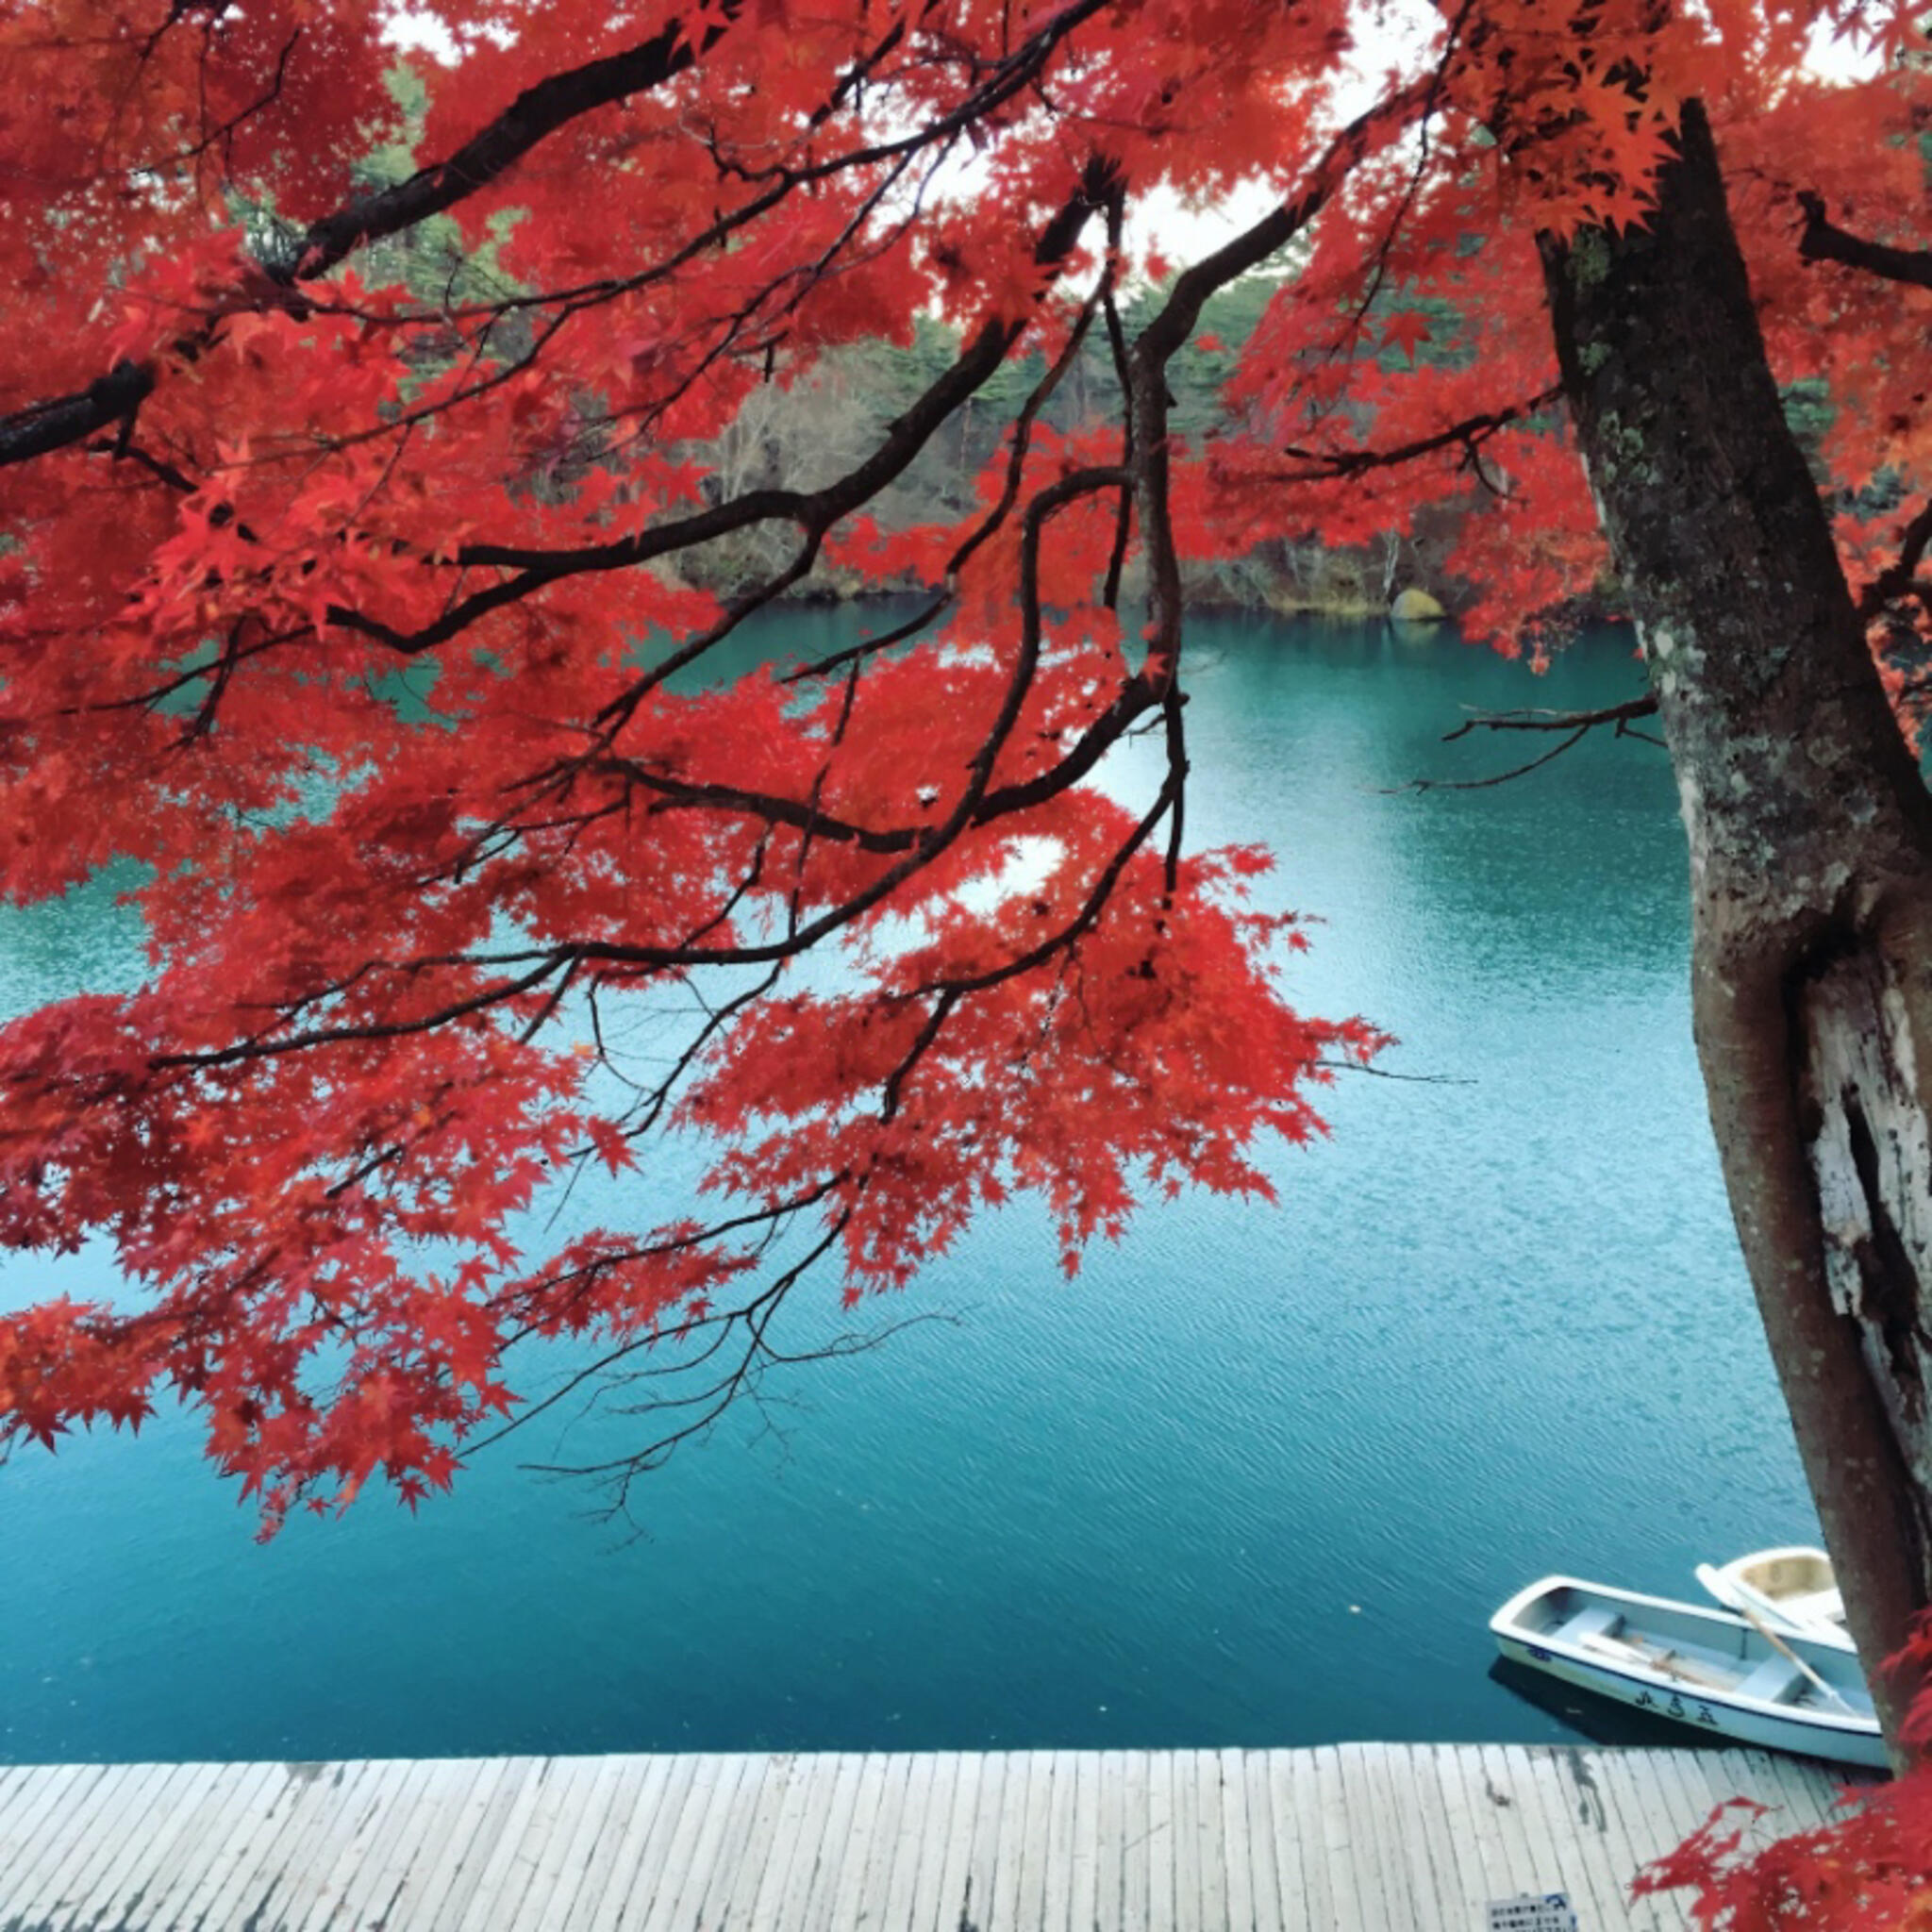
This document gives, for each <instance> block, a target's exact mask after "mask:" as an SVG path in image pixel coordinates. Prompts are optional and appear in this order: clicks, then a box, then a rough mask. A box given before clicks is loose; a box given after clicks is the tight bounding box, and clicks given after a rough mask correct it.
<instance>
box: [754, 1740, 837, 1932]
mask: <svg viewBox="0 0 1932 1932" xmlns="http://www.w3.org/2000/svg"><path fill="white" fill-rule="evenodd" d="M843 1761H844V1760H843V1759H842V1758H841V1757H838V1756H836V1755H831V1754H819V1755H815V1756H812V1757H799V1758H797V1759H796V1760H794V1762H793V1765H792V1772H791V1775H792V1780H793V1782H792V1786H791V1790H788V1792H787V1793H786V1798H785V1803H784V1806H783V1807H782V1808H781V1810H780V1811H779V1814H778V1824H777V1829H776V1832H775V1834H774V1840H773V1844H772V1854H771V1857H770V1858H769V1860H768V1861H767V1863H766V1867H765V1875H764V1877H763V1878H762V1879H761V1880H760V1881H759V1884H758V1896H757V1900H756V1902H755V1903H754V1905H753V1907H752V1921H751V1932H778V1928H780V1927H784V1928H786V1932H791V1928H794V1927H796V1926H797V1924H799V1921H800V1918H801V1916H802V1914H801V1912H800V1911H799V1910H798V1909H797V1908H796V1904H795V1902H796V1901H802V1900H803V1898H804V1896H805V1895H806V1893H807V1892H808V1890H809V1888H810V1883H811V1875H812V1867H813V1865H814V1863H815V1861H816V1860H817V1857H818V1850H819V1843H820V1840H821V1838H822V1837H823V1835H824V1821H825V1818H826V1815H827V1813H828V1811H829V1808H830V1806H831V1802H832V1796H833V1792H834V1790H835V1788H836V1786H837V1784H838V1779H839V1769H840V1766H841V1764H842V1763H843Z"/></svg>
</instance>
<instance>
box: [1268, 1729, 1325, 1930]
mask: <svg viewBox="0 0 1932 1932" xmlns="http://www.w3.org/2000/svg"><path fill="white" fill-rule="evenodd" d="M1314 1778H1315V1763H1314V1759H1313V1758H1312V1757H1310V1756H1309V1755H1308V1754H1307V1752H1306V1751H1271V1752H1270V1753H1269V1754H1268V1802H1269V1816H1270V1817H1271V1818H1272V1819H1273V1820H1274V1861H1275V1865H1276V1867H1277V1868H1278V1870H1279V1872H1280V1874H1281V1909H1282V1915H1283V1917H1284V1918H1285V1919H1286V1920H1287V1922H1288V1924H1290V1925H1291V1926H1293V1925H1294V1924H1296V1920H1295V1913H1296V1911H1297V1910H1299V1911H1300V1912H1301V1914H1302V1918H1301V1923H1302V1924H1306V1925H1308V1926H1311V1927H1315V1928H1318V1932H1332V1928H1333V1926H1334V1924H1335V1911H1334V1901H1333V1898H1332V1896H1331V1894H1330V1891H1329V1887H1328V1861H1327V1856H1326V1854H1325V1852H1324V1849H1323V1846H1322V1826H1321V1818H1320V1815H1319V1814H1318V1813H1317V1812H1315V1811H1313V1810H1312V1809H1306V1808H1305V1807H1304V1803H1303V1799H1304V1793H1305V1792H1312V1790H1313V1789H1314Z"/></svg>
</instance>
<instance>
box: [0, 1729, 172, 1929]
mask: <svg viewBox="0 0 1932 1932" xmlns="http://www.w3.org/2000/svg"><path fill="white" fill-rule="evenodd" d="M154 1771H155V1767H154V1766H152V1765H138V1764H58V1765H53V1766H50V1767H47V1768H46V1769H44V1770H43V1771H42V1774H41V1776H40V1778H39V1780H38V1789H37V1790H35V1792H34V1793H33V1796H32V1798H31V1800H30V1801H29V1802H28V1803H26V1804H25V1805H24V1806H23V1807H21V1809H20V1812H19V1814H18V1815H17V1816H16V1817H15V1819H14V1820H13V1821H12V1822H11V1824H9V1827H8V1839H7V1840H0V1852H4V1853H5V1855H6V1860H7V1862H6V1864H5V1865H4V1866H0V1871H4V1872H5V1873H6V1874H7V1882H8V1893H7V1899H6V1904H7V1907H8V1910H9V1912H11V1913H15V1914H17V1915H18V1916H19V1917H21V1918H23V1919H25V1916H26V1914H27V1912H28V1910H29V1909H30V1908H31V1907H32V1906H33V1904H34V1902H35V1901H36V1900H37V1899H38V1898H39V1897H40V1896H41V1891H42V1886H43V1885H44V1884H45V1883H47V1882H49V1881H50V1880H51V1878H52V1870H51V1868H53V1867H55V1866H58V1865H60V1864H62V1863H63V1862H64V1861H65V1860H66V1859H67V1857H69V1856H70V1855H71V1854H72V1852H73V1851H74V1848H75V1845H77V1844H80V1843H83V1842H85V1840H86V1839H87V1836H88V1834H89V1833H90V1832H91V1831H92V1829H93V1826H94V1824H95V1821H97V1820H99V1819H102V1818H106V1817H111V1816H112V1814H113V1811H114V1809H115V1807H117V1806H119V1805H121V1804H123V1803H124V1802H125V1800H126V1797H127V1792H128V1788H129V1780H130V1779H132V1778H134V1777H137V1776H142V1775H152V1774H153V1773H154Z"/></svg>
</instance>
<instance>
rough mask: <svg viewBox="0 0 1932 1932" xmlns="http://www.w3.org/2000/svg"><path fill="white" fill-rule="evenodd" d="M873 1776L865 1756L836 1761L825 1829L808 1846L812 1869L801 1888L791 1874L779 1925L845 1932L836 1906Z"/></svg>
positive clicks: (869, 1799) (814, 1931)
mask: <svg viewBox="0 0 1932 1932" xmlns="http://www.w3.org/2000/svg"><path fill="white" fill-rule="evenodd" d="M874 1776H875V1772H874V1761H873V1757H872V1754H871V1753H870V1752H863V1751H854V1752H848V1753H846V1754H845V1755H843V1756H842V1757H841V1758H840V1760H839V1777H838V1782H837V1783H836V1784H835V1785H834V1786H833V1787H832V1795H831V1805H830V1807H829V1808H828V1809H827V1811H826V1812H825V1814H824V1829H823V1831H822V1832H821V1833H820V1835H819V1839H818V1841H817V1842H816V1843H815V1844H814V1845H813V1846H812V1847H811V1864H810V1866H809V1868H808V1871H807V1873H806V1874H804V1875H805V1876H806V1878H807V1879H808V1885H807V1886H805V1887H804V1888H803V1889H801V1888H800V1885H799V1877H800V1874H798V1873H796V1872H794V1873H793V1874H792V1899H793V1905H792V1907H791V1909H790V1910H789V1911H788V1913H787V1916H786V1919H785V1922H784V1923H785V1924H786V1925H787V1926H788V1927H791V1926H796V1927H798V1928H799V1932H845V1928H844V1927H842V1926H841V1923H840V1920H839V1917H838V1901H839V1899H840V1897H841V1893H842V1891H843V1890H844V1881H845V1873H846V1867H847V1865H848V1863H849V1862H850V1859H851V1856H852V1849H853V1845H852V1840H853V1834H854V1832H855V1831H856V1830H857V1829H858V1817H859V1808H860V1807H861V1805H865V1806H870V1805H872V1804H874V1802H875V1794H874V1790H873V1782H872V1781H873V1779H874Z"/></svg>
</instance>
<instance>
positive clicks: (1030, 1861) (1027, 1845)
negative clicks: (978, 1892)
mask: <svg viewBox="0 0 1932 1932" xmlns="http://www.w3.org/2000/svg"><path fill="white" fill-rule="evenodd" d="M1058 1768H1059V1767H1058V1762H1057V1760H1056V1758H1055V1756H1054V1754H1053V1753H1052V1752H1051V1751H1029V1752H1027V1754H1026V1815H1025V1821H1024V1823H1025V1831H1024V1835H1023V1837H1022V1839H1021V1859H1020V1890H1019V1893H1018V1895H1017V1897H1016V1899H1015V1901H1014V1907H1013V1913H1014V1916H1013V1919H1012V1921H1011V1923H1012V1924H1014V1925H1016V1926H1023V1927H1024V1932H1041V1927H1042V1926H1043V1925H1045V1924H1046V1923H1047V1920H1046V1911H1047V1905H1046V1901H1047V1891H1048V1882H1049V1876H1050V1871H1051V1867H1052V1863H1053V1787H1054V1779H1055V1777H1056V1775H1057V1774H1058Z"/></svg>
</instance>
